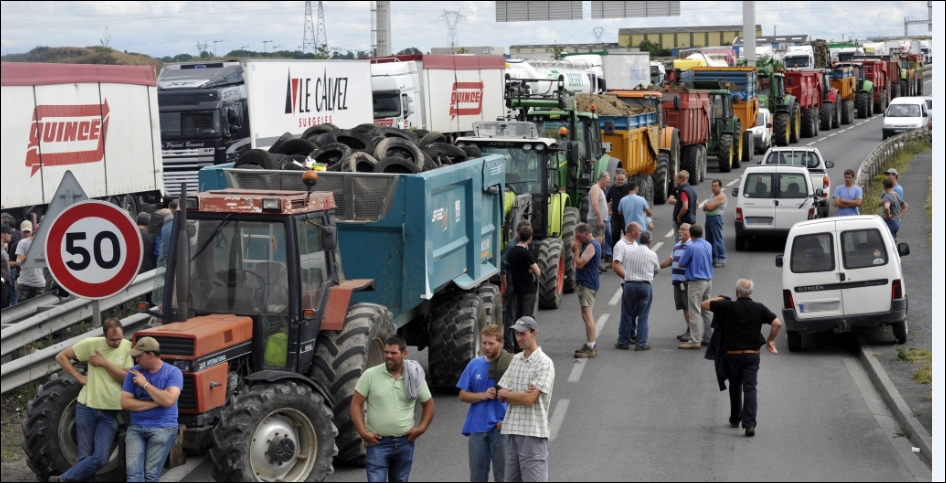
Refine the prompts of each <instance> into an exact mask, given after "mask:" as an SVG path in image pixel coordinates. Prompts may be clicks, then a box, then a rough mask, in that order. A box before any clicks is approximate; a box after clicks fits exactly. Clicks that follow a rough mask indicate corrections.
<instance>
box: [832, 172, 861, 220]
mask: <svg viewBox="0 0 946 483" xmlns="http://www.w3.org/2000/svg"><path fill="white" fill-rule="evenodd" d="M863 198H864V190H862V189H861V187H860V186H857V185H855V184H854V171H852V170H850V169H849V170H847V171H845V172H844V186H838V187H837V188H835V189H834V207H835V208H837V209H838V213H837V215H836V216H860V214H861V210H860V207H861V203H862V202H863Z"/></svg>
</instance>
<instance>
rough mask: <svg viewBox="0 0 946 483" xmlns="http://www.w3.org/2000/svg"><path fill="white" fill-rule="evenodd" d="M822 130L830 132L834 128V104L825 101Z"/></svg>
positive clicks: (822, 112)
mask: <svg viewBox="0 0 946 483" xmlns="http://www.w3.org/2000/svg"><path fill="white" fill-rule="evenodd" d="M820 114H821V130H822V131H825V132H828V131H830V130H831V128H832V122H831V121H833V120H834V104H831V103H825V104H824V105H823V106H821V111H820Z"/></svg>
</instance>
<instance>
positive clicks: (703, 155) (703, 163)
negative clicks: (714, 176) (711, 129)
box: [700, 144, 709, 183]
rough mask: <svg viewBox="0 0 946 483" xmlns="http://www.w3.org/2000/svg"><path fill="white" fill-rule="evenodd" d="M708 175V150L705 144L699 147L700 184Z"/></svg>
mask: <svg viewBox="0 0 946 483" xmlns="http://www.w3.org/2000/svg"><path fill="white" fill-rule="evenodd" d="M708 173H709V150H708V149H707V148H706V145H705V144H701V145H700V183H702V182H703V181H705V180H706V175H707V174H708Z"/></svg>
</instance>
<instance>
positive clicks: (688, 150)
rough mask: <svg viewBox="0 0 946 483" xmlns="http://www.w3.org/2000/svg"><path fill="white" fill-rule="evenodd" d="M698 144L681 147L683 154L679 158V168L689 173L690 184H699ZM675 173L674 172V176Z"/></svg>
mask: <svg viewBox="0 0 946 483" xmlns="http://www.w3.org/2000/svg"><path fill="white" fill-rule="evenodd" d="M699 169H700V146H699V145H698V144H694V145H692V146H687V147H685V148H683V156H682V157H681V160H680V170H681V171H686V172H687V173H689V174H690V184H691V185H693V186H696V185H698V184H700V182H699V179H700V173H699V171H698V170H699ZM676 175H677V173H674V176H676Z"/></svg>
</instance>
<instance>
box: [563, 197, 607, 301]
mask: <svg viewBox="0 0 946 483" xmlns="http://www.w3.org/2000/svg"><path fill="white" fill-rule="evenodd" d="M579 223H581V213H580V212H579V211H578V208H572V207H568V208H565V215H564V216H562V246H563V247H564V250H562V251H563V252H564V255H565V256H564V259H565V266H564V267H563V269H562V272H563V276H564V277H565V280H564V281H562V292H563V293H575V290H577V289H578V286H577V285H576V284H575V254H574V253H573V252H572V250H571V246H572V242H574V241H575V227H576V226H578V224H579ZM611 229H612V230H614V229H615V227H613V226H612V227H611Z"/></svg>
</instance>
